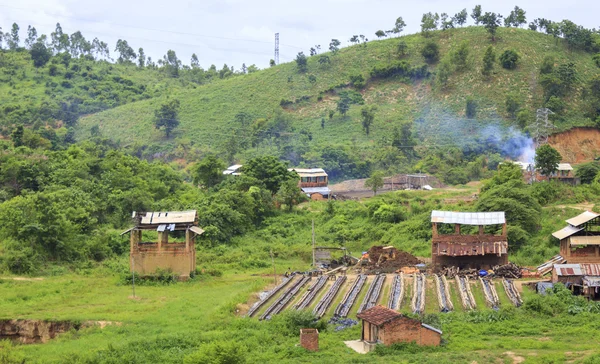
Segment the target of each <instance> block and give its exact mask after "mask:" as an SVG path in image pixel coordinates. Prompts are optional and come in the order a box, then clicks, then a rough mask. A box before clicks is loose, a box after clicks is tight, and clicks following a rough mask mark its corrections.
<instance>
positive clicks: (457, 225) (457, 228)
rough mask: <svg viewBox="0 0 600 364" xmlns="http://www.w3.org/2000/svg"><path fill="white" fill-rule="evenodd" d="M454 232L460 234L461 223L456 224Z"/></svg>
mask: <svg viewBox="0 0 600 364" xmlns="http://www.w3.org/2000/svg"><path fill="white" fill-rule="evenodd" d="M454 233H455V234H456V235H460V224H455V225H454Z"/></svg>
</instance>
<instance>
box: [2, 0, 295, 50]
mask: <svg viewBox="0 0 600 364" xmlns="http://www.w3.org/2000/svg"><path fill="white" fill-rule="evenodd" d="M0 7H4V8H9V9H14V10H20V11H25V12H30V13H39V12H36V11H32V10H31V9H24V8H18V7H15V6H10V5H5V4H0ZM43 14H45V15H50V16H55V17H61V18H67V19H73V20H78V21H81V22H87V23H96V24H103V25H113V26H120V27H125V28H131V29H139V30H146V31H153V32H159V33H171V34H179V35H190V36H195V37H200V38H211V39H221V40H233V41H239V42H249V43H263V44H271V42H268V41H264V40H257V39H247V38H234V37H222V36H216V35H207V34H199V33H189V32H180V31H173V30H165V29H155V28H146V27H139V26H134V25H128V24H120V23H114V22H110V21H95V20H89V19H82V18H77V17H74V16H68V15H62V14H53V13H48V12H46V11H44V12H43ZM98 34H101V33H98ZM111 36H114V35H111ZM128 37H129V36H128ZM129 38H134V37H129ZM281 46H283V47H289V48H296V49H303V48H301V47H298V46H295V45H289V44H281Z"/></svg>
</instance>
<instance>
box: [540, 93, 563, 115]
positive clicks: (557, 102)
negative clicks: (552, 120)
mask: <svg viewBox="0 0 600 364" xmlns="http://www.w3.org/2000/svg"><path fill="white" fill-rule="evenodd" d="M544 106H546V107H547V108H548V109H550V110H552V111H553V112H555V113H557V114H560V113H561V112H563V111H564V110H565V102H564V101H563V100H562V99H561V98H560V97H558V96H550V98H549V99H548V101H546V103H545V104H544Z"/></svg>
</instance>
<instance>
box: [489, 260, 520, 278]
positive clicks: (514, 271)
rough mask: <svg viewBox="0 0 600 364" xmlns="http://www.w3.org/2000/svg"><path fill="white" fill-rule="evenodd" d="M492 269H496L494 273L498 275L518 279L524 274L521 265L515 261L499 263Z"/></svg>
mask: <svg viewBox="0 0 600 364" xmlns="http://www.w3.org/2000/svg"><path fill="white" fill-rule="evenodd" d="M492 270H493V271H494V275H495V276H496V277H503V278H511V279H518V278H521V275H522V273H521V267H519V266H518V265H516V264H515V263H508V264H504V265H497V266H495V267H494V268H493V269H492Z"/></svg>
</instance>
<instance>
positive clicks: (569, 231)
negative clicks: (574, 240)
mask: <svg viewBox="0 0 600 364" xmlns="http://www.w3.org/2000/svg"><path fill="white" fill-rule="evenodd" d="M581 230H583V228H576V227H574V226H571V225H569V226H567V227H565V228H562V229H560V230H558V231H555V232H553V233H552V236H554V237H555V238H557V239H558V240H563V239H565V238H568V237H569V236H571V235H573V234H575V233H576V232H579V231H581Z"/></svg>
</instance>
